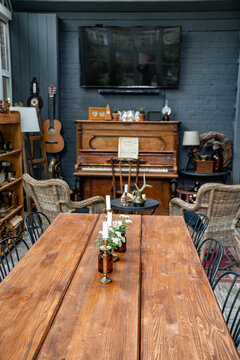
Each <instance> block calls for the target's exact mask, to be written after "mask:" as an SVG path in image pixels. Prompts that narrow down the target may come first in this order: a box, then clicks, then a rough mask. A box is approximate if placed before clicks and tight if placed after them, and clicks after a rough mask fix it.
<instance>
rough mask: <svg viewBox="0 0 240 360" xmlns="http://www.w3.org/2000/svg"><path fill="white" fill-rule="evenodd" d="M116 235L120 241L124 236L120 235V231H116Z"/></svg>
mask: <svg viewBox="0 0 240 360" xmlns="http://www.w3.org/2000/svg"><path fill="white" fill-rule="evenodd" d="M115 235H116V236H117V237H118V238H120V239H121V237H122V234H121V233H120V231H115Z"/></svg>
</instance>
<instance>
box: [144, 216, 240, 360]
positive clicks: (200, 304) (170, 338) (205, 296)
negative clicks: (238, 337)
mask: <svg viewBox="0 0 240 360" xmlns="http://www.w3.org/2000/svg"><path fill="white" fill-rule="evenodd" d="M156 219H157V217H156V216H154V217H153V216H144V218H143V234H142V244H143V245H142V284H143V285H142V326H141V359H143V360H149V359H155V360H157V359H159V360H160V359H162V360H166V359H168V360H171V359H174V360H176V359H188V360H191V359H194V360H199V359H219V360H220V359H224V360H227V359H229V360H230V359H231V360H233V359H239V356H238V354H237V351H236V348H235V346H234V343H233V341H232V339H231V337H230V335H229V332H228V329H227V326H226V324H225V322H224V319H223V317H222V314H221V311H220V308H219V307H218V304H217V302H216V299H215V296H214V294H213V292H212V289H211V287H210V285H209V282H208V281H207V277H206V275H205V273H204V270H203V267H202V265H201V263H200V261H199V257H198V254H197V252H196V250H195V248H194V245H193V242H192V240H191V238H190V236H189V234H188V232H187V228H186V226H185V224H184V220H183V219H182V218H181V217H159V218H158V219H159V221H156Z"/></svg>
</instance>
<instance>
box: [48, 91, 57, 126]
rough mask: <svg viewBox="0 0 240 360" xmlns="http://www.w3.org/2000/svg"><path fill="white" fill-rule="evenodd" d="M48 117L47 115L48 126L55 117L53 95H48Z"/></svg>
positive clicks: (51, 124)
mask: <svg viewBox="0 0 240 360" xmlns="http://www.w3.org/2000/svg"><path fill="white" fill-rule="evenodd" d="M48 117H49V122H50V127H53V119H54V118H55V101H54V96H49V101H48Z"/></svg>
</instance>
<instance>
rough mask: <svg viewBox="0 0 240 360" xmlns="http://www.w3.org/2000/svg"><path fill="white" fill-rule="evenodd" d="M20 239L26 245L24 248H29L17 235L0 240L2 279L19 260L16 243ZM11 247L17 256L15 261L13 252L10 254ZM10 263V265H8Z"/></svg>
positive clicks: (0, 273) (0, 275) (0, 271)
mask: <svg viewBox="0 0 240 360" xmlns="http://www.w3.org/2000/svg"><path fill="white" fill-rule="evenodd" d="M17 240H18V241H17ZM20 241H21V242H22V243H23V244H24V245H25V246H26V249H27V250H29V246H28V244H27V243H26V241H25V240H24V239H22V238H21V237H18V236H9V237H7V238H4V239H2V240H1V241H0V247H1V251H2V256H0V278H2V279H4V278H5V277H6V276H7V274H8V273H9V272H10V271H11V270H12V268H14V266H15V265H16V263H18V262H19V260H20V257H19V252H18V249H17V246H16V243H17V242H20ZM13 249H14V251H15V254H16V257H17V262H16V263H15V262H14V259H13V254H12V250H13ZM10 265H11V266H12V267H10Z"/></svg>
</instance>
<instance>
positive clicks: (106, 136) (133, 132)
mask: <svg viewBox="0 0 240 360" xmlns="http://www.w3.org/2000/svg"><path fill="white" fill-rule="evenodd" d="M75 123H76V165H75V171H74V176H75V181H76V190H77V194H78V197H79V199H87V198H89V197H91V196H95V195H102V196H105V195H106V194H111V187H112V173H111V164H110V158H111V157H117V156H118V139H119V137H136V136H137V137H138V138H139V157H140V160H141V164H140V170H139V178H140V182H139V185H140V186H141V180H142V177H143V174H144V173H145V174H146V178H147V183H148V184H150V185H152V188H147V189H146V191H145V193H146V196H147V197H149V198H154V199H156V200H158V201H159V202H160V206H159V209H158V212H157V213H158V214H168V203H169V201H170V199H171V194H172V192H173V191H175V187H176V181H177V178H178V144H179V125H180V123H179V122H173V121H169V122H161V121H160V122H151V121H146V122H112V121H90V120H89V121H88V120H75ZM124 172H125V174H126V176H127V172H128V169H127V167H126V168H124V171H123V174H124Z"/></svg>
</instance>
